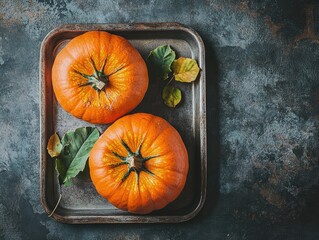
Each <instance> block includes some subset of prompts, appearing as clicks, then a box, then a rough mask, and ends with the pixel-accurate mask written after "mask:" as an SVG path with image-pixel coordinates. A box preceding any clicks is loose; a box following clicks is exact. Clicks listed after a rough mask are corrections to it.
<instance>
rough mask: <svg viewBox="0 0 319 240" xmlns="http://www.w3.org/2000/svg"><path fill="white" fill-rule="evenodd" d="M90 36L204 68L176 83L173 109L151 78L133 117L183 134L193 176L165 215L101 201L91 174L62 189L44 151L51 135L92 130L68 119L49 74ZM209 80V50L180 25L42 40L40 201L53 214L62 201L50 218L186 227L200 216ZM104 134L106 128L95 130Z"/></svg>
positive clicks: (72, 28)
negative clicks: (68, 49)
mask: <svg viewBox="0 0 319 240" xmlns="http://www.w3.org/2000/svg"><path fill="white" fill-rule="evenodd" d="M90 30H101V31H108V32H111V33H114V34H117V35H121V36H123V37H125V38H126V39H128V40H129V41H130V42H131V43H132V44H133V45H134V46H135V47H136V48H137V50H138V51H139V52H140V53H141V55H142V57H143V58H144V59H146V58H147V56H148V54H149V52H150V51H151V50H152V49H154V48H156V47H157V46H159V45H163V44H169V45H170V46H171V47H172V48H173V49H174V50H175V52H176V54H177V57H178V56H184V57H191V58H195V59H196V60H197V61H198V63H199V66H200V68H201V72H200V76H199V79H197V80H196V81H195V82H193V83H191V84H186V83H183V84H182V83H176V85H177V86H178V87H179V88H181V90H182V92H183V100H182V103H181V104H180V106H178V107H177V108H175V109H170V108H168V107H166V106H165V105H164V104H163V102H162V100H161V94H160V92H161V87H162V86H163V82H160V81H156V80H155V79H152V78H150V84H149V89H148V91H147V93H146V96H145V98H144V99H143V101H142V102H141V104H140V105H139V106H138V107H137V108H136V109H135V110H134V111H133V112H148V113H152V114H154V115H158V116H161V117H163V118H165V119H166V120H167V121H169V122H170V123H171V124H172V125H173V126H174V127H175V128H176V129H177V130H178V131H179V133H180V134H181V136H182V138H183V140H184V142H185V145H186V147H187V150H188V154H189V163H190V167H189V173H188V177H187V182H186V185H185V188H184V190H183V191H182V193H181V195H180V196H179V197H178V198H177V199H176V200H175V201H174V202H172V203H170V204H169V205H168V206H166V207H165V208H164V209H161V210H158V211H155V212H153V213H151V214H148V215H136V214H130V213H128V212H125V211H121V210H119V209H117V208H115V207H114V206H112V205H111V204H110V203H108V202H107V201H106V200H105V199H104V198H102V197H101V196H99V195H98V194H97V192H96V191H95V188H94V186H93V184H92V182H91V180H90V176H89V173H88V171H84V172H83V173H81V174H80V176H78V177H76V178H74V180H73V184H72V186H71V187H65V186H62V187H60V186H59V184H58V181H57V175H56V171H55V164H54V161H53V160H52V159H51V158H50V157H49V155H48V154H47V151H46V144H47V142H48V138H49V137H50V136H51V134H52V133H53V132H54V131H56V132H57V133H58V134H59V135H60V136H62V135H63V134H64V133H65V132H66V131H68V130H71V129H75V128H77V127H82V126H90V125H91V124H89V123H87V122H84V121H82V120H79V119H76V118H74V117H72V116H71V115H69V114H68V113H66V112H65V111H64V110H63V109H62V108H61V107H60V105H59V104H58V103H57V101H56V99H55V96H54V93H53V90H52V84H51V68H52V64H53V61H54V58H55V56H56V54H57V53H58V52H59V51H60V50H61V49H62V48H63V47H64V46H65V44H66V43H67V42H68V41H70V39H72V38H74V37H75V36H78V35H79V34H82V33H84V32H86V31H90ZM205 81H206V79H205V50H204V45H203V42H202V40H201V38H200V36H199V35H198V34H197V33H196V32H195V31H194V30H192V29H190V28H187V27H185V26H183V25H180V24H177V23H139V24H72V25H64V26H61V27H58V28H56V29H54V30H53V31H51V32H50V33H49V34H48V35H47V36H46V37H45V38H44V40H43V42H42V45H41V54H40V97H41V100H40V111H41V126H40V131H41V134H40V138H41V139H40V156H41V159H40V168H41V169H40V195H41V203H42V205H43V207H44V209H45V211H46V212H47V213H48V214H50V213H51V212H52V210H53V208H54V206H55V204H56V203H57V201H58V198H59V195H60V193H61V195H62V199H61V202H60V204H59V206H58V208H57V209H56V211H55V213H54V214H53V215H52V217H53V218H54V219H56V220H58V221H61V222H64V223H73V224H84V223H169V222H183V221H187V220H189V219H191V218H193V217H194V216H196V214H197V213H198V212H199V211H200V209H201V208H202V206H203V204H204V201H205V197H206V184H207V183H206V178H207V154H206V89H205V86H206V82H205ZM174 84H175V83H174ZM95 127H97V128H98V129H99V130H100V132H103V131H104V130H105V129H106V128H107V127H108V125H95Z"/></svg>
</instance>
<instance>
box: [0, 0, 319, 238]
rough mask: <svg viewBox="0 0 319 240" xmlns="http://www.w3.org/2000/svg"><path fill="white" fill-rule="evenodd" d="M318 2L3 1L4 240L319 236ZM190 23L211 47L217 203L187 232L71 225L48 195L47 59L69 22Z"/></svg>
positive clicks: (211, 145) (210, 119)
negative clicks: (44, 49)
mask: <svg viewBox="0 0 319 240" xmlns="http://www.w3.org/2000/svg"><path fill="white" fill-rule="evenodd" d="M318 12H319V6H318V3H317V2H316V1H308V2H307V1H288V0H279V1H270V0H267V1H258V0H256V1H253V0H251V1H248V0H247V1H209V0H207V1H194V0H193V1H191V0H187V1H174V3H171V1H166V0H161V1H156V0H151V1H148V0H144V1H139V2H138V3H137V2H134V1H110V0H107V1H102V0H100V1H93V0H91V1H84V0H77V1H69V0H56V1H54V0H50V1H1V2H0V72H1V78H0V80H1V86H0V123H1V124H0V135H1V142H0V152H1V157H0V179H1V181H0V190H1V194H0V239H232V240H233V239H318V238H319V230H318V229H319V228H318V226H319V174H318V173H319V163H318V156H319V151H318V149H319V148H318V146H319V131H318V125H319V67H318V66H319V32H318V25H319V24H318ZM163 21H171V22H174V21H175V22H180V23H182V24H185V25H187V26H189V27H192V28H194V29H195V30H196V31H198V32H199V34H200V35H201V36H202V38H203V40H204V42H205V46H206V56H207V59H206V61H207V62H206V66H207V114H208V115H207V127H208V132H207V134H208V197H207V201H206V204H205V207H204V209H203V211H202V212H201V213H200V214H199V215H198V216H197V217H196V218H195V219H193V220H191V221H189V222H186V223H182V224H134V225H131V224H125V225H66V224H61V223H58V222H55V221H54V220H52V219H49V218H48V217H47V215H46V214H45V213H44V210H43V209H42V206H41V204H40V201H39V199H40V196H39V87H38V80H39V75H38V67H39V52H40V51H39V50H40V44H41V41H42V39H43V38H44V36H45V35H46V34H47V33H48V32H49V31H50V30H51V29H53V28H54V27H57V26H59V25H61V24H65V23H123V22H125V23H132V22H163Z"/></svg>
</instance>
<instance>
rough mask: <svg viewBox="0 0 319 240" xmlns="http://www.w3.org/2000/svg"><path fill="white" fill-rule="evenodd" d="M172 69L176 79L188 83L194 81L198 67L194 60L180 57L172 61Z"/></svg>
mask: <svg viewBox="0 0 319 240" xmlns="http://www.w3.org/2000/svg"><path fill="white" fill-rule="evenodd" d="M172 70H173V72H174V76H175V80H176V81H179V82H188V83H189V82H193V81H195V79H196V77H197V75H198V73H199V71H200V68H199V67H198V64H197V62H196V60H194V59H192V58H184V57H180V58H179V59H177V60H175V61H174V62H173V64H172Z"/></svg>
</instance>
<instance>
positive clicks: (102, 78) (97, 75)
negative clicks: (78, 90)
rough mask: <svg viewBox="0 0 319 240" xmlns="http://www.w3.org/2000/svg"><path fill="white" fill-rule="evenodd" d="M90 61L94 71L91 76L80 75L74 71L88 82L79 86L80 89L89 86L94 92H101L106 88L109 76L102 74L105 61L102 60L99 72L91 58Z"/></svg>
mask: <svg viewBox="0 0 319 240" xmlns="http://www.w3.org/2000/svg"><path fill="white" fill-rule="evenodd" d="M90 61H91V64H92V67H93V69H94V72H93V74H92V75H87V74H84V73H81V72H79V71H77V70H75V72H76V73H78V74H80V75H81V76H82V77H84V78H86V79H87V80H88V82H86V83H84V84H81V85H80V87H84V86H87V85H91V86H92V87H93V88H94V89H95V90H98V91H101V90H102V89H103V88H104V87H105V86H106V84H107V83H108V82H109V78H108V77H109V76H108V75H106V74H105V73H104V67H105V64H106V59H105V60H104V62H103V65H102V67H101V70H100V71H99V70H97V68H96V65H95V62H94V61H93V59H92V58H91V57H90Z"/></svg>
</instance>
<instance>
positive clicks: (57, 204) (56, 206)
mask: <svg viewBox="0 0 319 240" xmlns="http://www.w3.org/2000/svg"><path fill="white" fill-rule="evenodd" d="M61 198H62V195H61V193H60V197H59V199H58V202H57V203H56V205H55V207H54V208H53V210H52V212H51V213H50V215H49V217H52V215H53V213H54V212H55V210H56V209H57V208H58V206H59V203H60V201H61Z"/></svg>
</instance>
